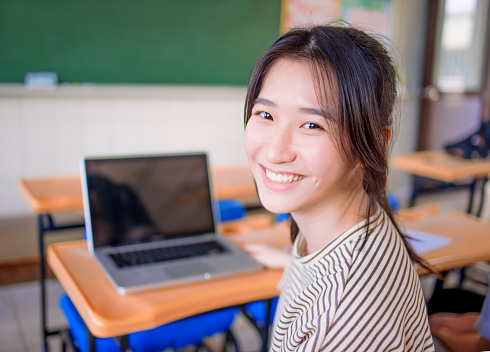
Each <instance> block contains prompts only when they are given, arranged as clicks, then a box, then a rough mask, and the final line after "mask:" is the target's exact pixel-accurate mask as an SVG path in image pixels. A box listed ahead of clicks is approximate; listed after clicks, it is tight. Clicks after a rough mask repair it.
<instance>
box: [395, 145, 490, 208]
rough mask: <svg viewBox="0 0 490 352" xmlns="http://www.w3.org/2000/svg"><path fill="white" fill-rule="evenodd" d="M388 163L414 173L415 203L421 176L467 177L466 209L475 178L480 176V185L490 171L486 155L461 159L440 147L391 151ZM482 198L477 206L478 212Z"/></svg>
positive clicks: (453, 179) (450, 180)
mask: <svg viewBox="0 0 490 352" xmlns="http://www.w3.org/2000/svg"><path fill="white" fill-rule="evenodd" d="M391 166H392V167H394V168H396V169H399V170H403V171H406V172H409V173H411V174H413V175H415V176H416V178H415V181H414V185H413V191H412V197H411V201H410V206H413V205H414V202H415V198H416V197H417V195H418V192H419V188H420V177H426V178H430V179H433V180H437V181H442V182H447V183H456V182H459V181H465V180H470V181H472V183H471V189H470V202H469V205H468V211H467V212H468V213H471V211H472V206H473V197H474V191H475V187H476V183H477V182H478V180H483V185H482V186H481V187H482V194H483V188H484V187H483V186H484V183H485V181H486V180H487V177H488V174H490V160H487V159H463V158H460V157H457V156H453V155H450V154H448V153H446V152H445V151H443V150H425V151H419V152H415V153H411V154H408V155H394V156H393V157H392V158H391ZM481 207H482V202H480V206H479V208H478V213H480V212H481Z"/></svg>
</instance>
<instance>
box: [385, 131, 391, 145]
mask: <svg viewBox="0 0 490 352" xmlns="http://www.w3.org/2000/svg"><path fill="white" fill-rule="evenodd" d="M384 137H385V141H386V142H385V147H387V146H388V143H389V142H390V139H391V127H389V126H386V127H385V136H384Z"/></svg>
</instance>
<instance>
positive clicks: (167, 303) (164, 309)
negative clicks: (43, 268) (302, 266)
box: [48, 225, 288, 337]
mask: <svg viewBox="0 0 490 352" xmlns="http://www.w3.org/2000/svg"><path fill="white" fill-rule="evenodd" d="M255 235H256V236H258V237H260V238H263V239H267V238H269V237H271V238H274V241H273V242H274V243H275V244H279V245H280V244H281V243H283V244H287V243H288V235H287V227H286V226H285V225H275V226H274V227H271V228H269V229H267V230H261V231H258V232H256V233H255ZM237 236H239V238H237V241H236V242H243V241H246V236H245V237H244V236H242V235H237ZM230 238H231V239H233V237H232V236H231V237H230ZM48 262H49V265H50V266H51V268H52V269H53V271H54V273H55V274H56V276H57V277H58V279H59V281H60V282H61V284H62V285H63V287H64V288H65V290H66V292H67V293H68V294H69V296H70V298H71V300H72V301H73V304H74V305H75V306H76V307H77V310H78V312H79V313H80V315H81V316H82V318H83V320H84V321H85V323H86V324H87V326H88V327H89V329H90V331H91V332H92V334H93V335H94V336H97V337H109V336H118V335H124V334H127V333H130V332H134V331H139V330H145V329H150V328H154V327H156V326H159V325H162V324H165V323H168V322H171V321H175V320H178V319H182V318H185V317H189V316H192V315H196V314H200V313H203V312H207V311H210V310H215V309H219V308H223V307H229V306H234V305H239V304H243V303H247V302H253V301H256V300H261V299H267V298H272V297H275V296H277V295H278V291H277V289H276V286H277V283H278V282H279V279H280V278H281V275H282V270H277V269H276V270H273V269H267V270H262V271H259V272H254V273H250V274H244V275H237V276H234V277H228V278H222V279H215V280H211V281H205V282H199V283H193V284H188V285H182V286H177V287H170V288H161V289H155V290H152V291H148V292H140V293H134V294H130V295H125V296H121V295H119V294H118V293H117V291H116V289H115V288H114V287H113V286H112V284H111V283H110V282H109V280H108V279H107V277H106V276H105V274H104V272H103V271H102V269H101V268H100V266H99V265H98V263H97V262H96V260H95V258H94V257H93V256H92V255H91V254H90V253H89V252H88V249H87V245H86V242H85V241H71V242H61V243H56V244H53V245H51V246H49V248H48Z"/></svg>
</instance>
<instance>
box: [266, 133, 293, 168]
mask: <svg viewBox="0 0 490 352" xmlns="http://www.w3.org/2000/svg"><path fill="white" fill-rule="evenodd" d="M266 155H267V158H268V160H269V162H271V163H274V164H282V163H287V162H291V161H293V160H294V159H296V153H295V152H294V145H293V136H292V133H291V132H290V131H287V130H282V129H276V130H275V131H274V133H273V134H272V135H271V136H270V138H269V141H268V142H267V151H266Z"/></svg>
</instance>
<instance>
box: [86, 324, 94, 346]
mask: <svg viewBox="0 0 490 352" xmlns="http://www.w3.org/2000/svg"><path fill="white" fill-rule="evenodd" d="M85 333H86V335H87V352H95V336H94V335H92V333H91V332H90V330H89V329H88V327H87V326H85Z"/></svg>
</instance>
